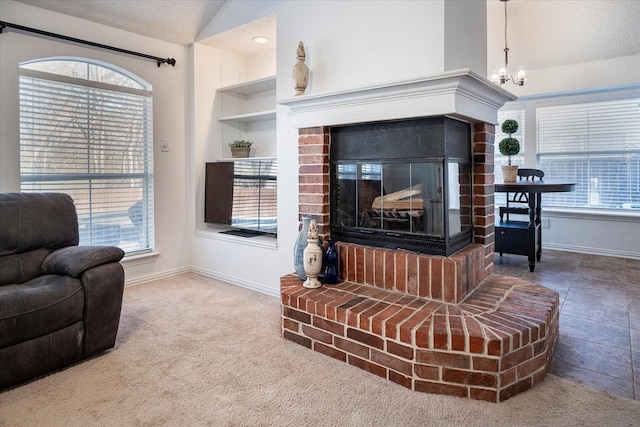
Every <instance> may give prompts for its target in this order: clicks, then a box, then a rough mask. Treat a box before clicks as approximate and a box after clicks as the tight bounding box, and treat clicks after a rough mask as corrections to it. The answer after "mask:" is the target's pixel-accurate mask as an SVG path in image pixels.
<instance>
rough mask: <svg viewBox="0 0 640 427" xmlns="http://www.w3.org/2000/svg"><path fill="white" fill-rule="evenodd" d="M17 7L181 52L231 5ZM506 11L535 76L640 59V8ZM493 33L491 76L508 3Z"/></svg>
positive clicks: (620, 2)
mask: <svg viewBox="0 0 640 427" xmlns="http://www.w3.org/2000/svg"><path fill="white" fill-rule="evenodd" d="M0 1H1V0H0ZM17 1H20V2H22V3H27V4H31V5H34V6H39V7H42V8H45V9H50V10H53V11H57V12H61V13H65V14H68V15H72V16H77V17H80V18H84V19H87V20H90V21H93V22H97V23H101V24H105V25H109V26H112V27H116V28H120V29H123V30H127V31H131V32H134V33H139V34H143V35H146V36H149V37H153V38H157V39H160V40H165V41H170V42H173V43H178V44H181V45H189V44H191V43H193V42H194V41H195V40H196V38H197V36H198V34H199V33H200V32H201V31H202V30H203V29H204V27H205V26H206V25H207V24H208V23H209V22H210V21H211V19H212V18H213V17H214V16H215V14H216V13H217V12H218V11H219V10H220V8H221V7H222V6H223V4H224V3H225V0H17ZM423 1H426V0H423ZM447 1H449V0H447ZM507 8H508V12H509V15H508V31H509V33H508V40H509V49H510V51H509V62H510V64H511V65H513V66H514V67H517V66H519V65H523V66H526V67H527V68H529V69H537V68H545V67H550V66H554V65H564V64H574V63H581V62H589V61H597V60H602V59H609V58H614V57H618V56H628V55H634V54H639V53H640V24H639V23H640V0H553V1H552V0H510V1H509V2H508V3H507ZM18 24H19V23H18ZM399 25H402V24H401V23H399ZM487 27H488V36H487V40H488V60H487V63H488V65H489V67H490V68H491V67H493V65H494V64H495V65H497V64H500V63H501V62H503V61H504V53H503V48H504V3H503V2H501V1H499V0H487ZM275 28H276V26H275V17H274V16H271V17H267V18H264V19H260V20H258V21H254V22H250V23H248V24H246V25H243V26H241V27H238V28H236V29H234V30H231V31H227V32H225V33H221V34H218V35H216V36H214V37H211V38H208V39H206V40H200V42H202V43H205V44H208V45H210V46H215V47H219V48H222V49H226V50H231V51H234V52H240V53H243V54H247V55H248V54H252V53H257V52H259V51H260V50H266V49H273V48H274V47H275V31H276V30H275ZM256 35H266V36H267V37H270V38H271V42H270V43H267V44H266V45H258V44H255V43H253V42H251V41H250V39H251V38H252V37H253V36H256Z"/></svg>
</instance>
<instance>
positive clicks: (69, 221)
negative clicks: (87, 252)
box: [0, 193, 79, 256]
mask: <svg viewBox="0 0 640 427" xmlns="http://www.w3.org/2000/svg"><path fill="white" fill-rule="evenodd" d="M78 240H79V239H78V216H77V215H76V208H75V205H74V204H73V199H71V197H69V196H68V195H66V194H62V193H5V194H0V256H3V255H10V254H16V253H21V252H27V251H30V250H33V249H39V248H46V249H52V250H53V249H58V248H62V247H65V246H77V245H78Z"/></svg>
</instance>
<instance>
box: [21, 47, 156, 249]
mask: <svg viewBox="0 0 640 427" xmlns="http://www.w3.org/2000/svg"><path fill="white" fill-rule="evenodd" d="M20 180H21V187H22V191H24V192H63V193H67V194H69V195H71V197H73V199H74V201H75V204H76V209H77V212H78V222H79V226H80V245H113V246H119V247H121V248H122V249H124V250H125V251H126V252H127V253H133V252H139V251H147V250H150V249H152V247H153V135H152V97H151V85H149V84H148V83H147V82H145V81H144V80H142V79H140V78H139V77H137V76H135V75H133V74H131V73H129V72H127V71H126V70H123V69H121V68H119V67H116V66H113V65H110V64H106V63H100V62H97V61H94V60H90V59H85V58H67V57H64V58H45V59H38V60H36V61H29V62H25V63H22V64H20Z"/></svg>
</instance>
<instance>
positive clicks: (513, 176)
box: [498, 119, 520, 182]
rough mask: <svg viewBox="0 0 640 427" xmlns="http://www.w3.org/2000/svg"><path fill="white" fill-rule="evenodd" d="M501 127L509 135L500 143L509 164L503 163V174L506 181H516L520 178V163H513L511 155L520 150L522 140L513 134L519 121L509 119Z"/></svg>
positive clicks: (501, 150) (500, 148)
mask: <svg viewBox="0 0 640 427" xmlns="http://www.w3.org/2000/svg"><path fill="white" fill-rule="evenodd" d="M501 129H502V132H503V133H506V134H507V135H509V136H508V137H507V138H503V139H502V141H500V144H499V145H498V149H499V150H500V154H502V155H503V156H507V158H508V164H506V165H502V176H503V179H504V182H516V180H517V178H518V165H512V164H511V156H515V155H516V154H518V153H519V152H520V142H518V140H517V139H515V138H513V137H512V136H511V135H512V134H514V133H516V132H517V131H518V122H517V121H515V120H512V119H507V120H505V121H504V122H502V127H501Z"/></svg>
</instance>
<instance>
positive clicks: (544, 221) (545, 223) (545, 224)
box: [542, 218, 549, 228]
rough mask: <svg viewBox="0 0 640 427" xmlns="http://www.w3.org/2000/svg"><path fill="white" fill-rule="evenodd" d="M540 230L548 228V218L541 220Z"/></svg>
mask: <svg viewBox="0 0 640 427" xmlns="http://www.w3.org/2000/svg"><path fill="white" fill-rule="evenodd" d="M542 228H549V218H542Z"/></svg>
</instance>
